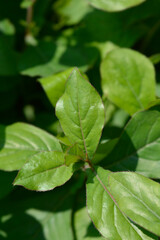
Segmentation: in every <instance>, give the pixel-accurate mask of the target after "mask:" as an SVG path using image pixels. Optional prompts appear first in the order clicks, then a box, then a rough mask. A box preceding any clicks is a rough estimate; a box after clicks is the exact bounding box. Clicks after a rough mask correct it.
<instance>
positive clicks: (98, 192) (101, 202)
mask: <svg viewBox="0 0 160 240" xmlns="http://www.w3.org/2000/svg"><path fill="white" fill-rule="evenodd" d="M88 174H89V176H88V181H87V208H88V213H89V215H90V217H91V219H92V221H93V223H94V225H95V226H96V228H97V229H98V230H99V232H100V233H101V234H102V235H103V236H104V237H105V238H107V239H110V240H128V239H134V240H140V239H141V240H142V239H143V240H149V239H153V238H150V237H148V236H147V235H145V234H144V233H143V232H141V231H140V230H139V229H138V228H137V227H135V225H133V224H132V223H131V222H130V221H129V220H128V219H127V217H125V215H124V214H123V213H122V212H121V210H120V209H119V206H118V204H117V202H116V201H115V199H114V197H113V196H112V195H111V193H110V192H109V190H108V175H109V171H106V170H104V169H103V168H100V167H99V168H97V172H95V173H93V172H91V170H89V173H88Z"/></svg>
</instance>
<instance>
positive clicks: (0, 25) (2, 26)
mask: <svg viewBox="0 0 160 240" xmlns="http://www.w3.org/2000/svg"><path fill="white" fill-rule="evenodd" d="M0 32H2V33H4V34H6V35H14V34H15V27H14V25H13V24H12V23H11V22H10V20H9V19H3V20H1V21H0Z"/></svg>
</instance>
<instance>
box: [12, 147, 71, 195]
mask: <svg viewBox="0 0 160 240" xmlns="http://www.w3.org/2000/svg"><path fill="white" fill-rule="evenodd" d="M72 174H73V165H70V166H66V165H65V158H64V153H62V152H56V151H53V152H41V153H39V154H36V155H34V156H32V157H31V158H30V159H29V161H28V162H27V163H26V164H25V165H24V166H23V167H22V168H21V170H20V171H19V173H18V175H17V177H16V179H15V182H14V185H21V186H24V187H25V188H27V189H31V190H36V191H47V190H51V189H53V188H55V187H57V186H60V185H63V184H64V183H65V182H66V181H68V180H69V179H70V178H71V176H72Z"/></svg>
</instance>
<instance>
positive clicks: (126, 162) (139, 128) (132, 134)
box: [102, 105, 160, 178]
mask: <svg viewBox="0 0 160 240" xmlns="http://www.w3.org/2000/svg"><path fill="white" fill-rule="evenodd" d="M102 165H103V166H105V167H107V168H110V169H112V170H118V171H119V170H121V171H123V170H130V171H137V172H139V173H141V174H143V175H145V176H147V177H151V178H160V106H159V105H158V106H155V107H153V108H151V109H150V110H148V111H144V112H139V113H136V114H135V115H134V116H133V118H132V119H131V120H130V122H129V123H128V125H127V126H126V128H125V130H124V132H123V134H122V135H121V137H120V139H119V141H118V143H117V145H116V146H115V148H114V149H113V151H112V152H111V153H110V154H109V155H108V156H107V158H105V159H104V160H103V163H102Z"/></svg>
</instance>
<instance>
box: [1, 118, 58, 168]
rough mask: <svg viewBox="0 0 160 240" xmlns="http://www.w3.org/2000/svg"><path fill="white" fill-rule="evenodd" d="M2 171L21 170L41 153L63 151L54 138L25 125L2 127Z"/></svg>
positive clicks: (16, 124) (17, 124)
mask: <svg viewBox="0 0 160 240" xmlns="http://www.w3.org/2000/svg"><path fill="white" fill-rule="evenodd" d="M0 148H1V150H0V169H3V170H7V171H13V170H18V169H20V168H21V167H22V166H23V164H24V163H25V162H26V161H27V160H28V159H29V158H30V157H31V156H33V155H35V154H37V153H40V152H50V151H62V149H61V145H60V143H59V141H58V139H56V138H55V137H54V136H52V135H50V134H48V133H47V132H45V131H43V130H41V129H39V128H37V127H34V126H32V125H29V124H25V123H15V124H13V125H10V126H8V127H6V128H4V127H3V126H0Z"/></svg>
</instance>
